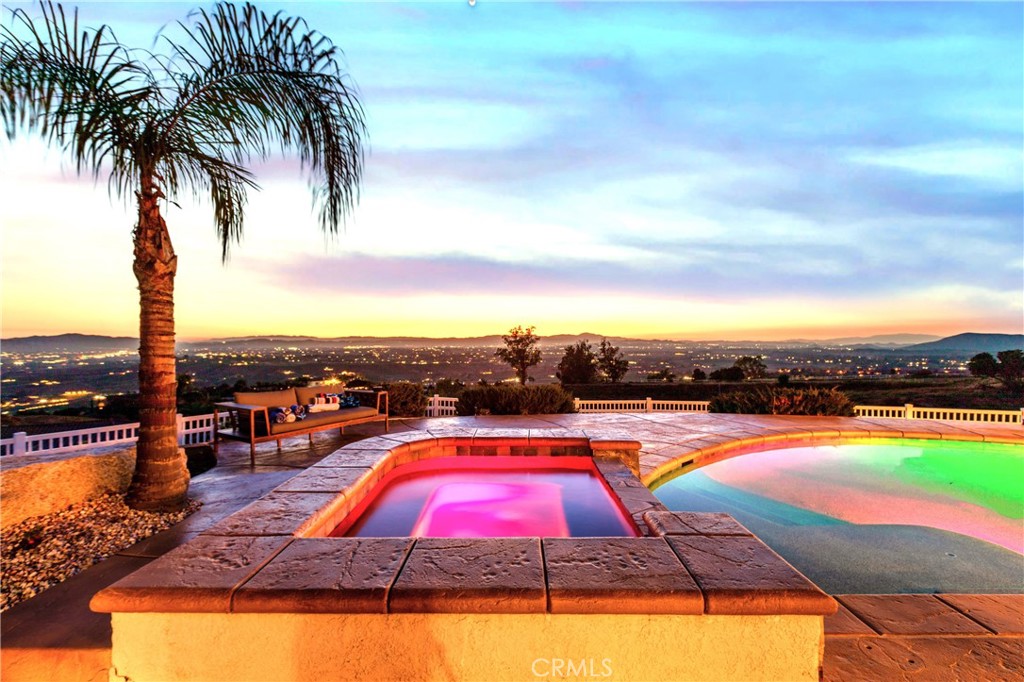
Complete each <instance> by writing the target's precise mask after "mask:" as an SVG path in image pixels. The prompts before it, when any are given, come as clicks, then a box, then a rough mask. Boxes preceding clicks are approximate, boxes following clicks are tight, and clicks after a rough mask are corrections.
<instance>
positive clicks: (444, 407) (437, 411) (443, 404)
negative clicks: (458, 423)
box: [427, 393, 459, 417]
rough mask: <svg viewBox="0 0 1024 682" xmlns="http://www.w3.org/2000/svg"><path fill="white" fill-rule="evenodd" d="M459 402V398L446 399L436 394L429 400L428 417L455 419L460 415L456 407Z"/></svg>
mask: <svg viewBox="0 0 1024 682" xmlns="http://www.w3.org/2000/svg"><path fill="white" fill-rule="evenodd" d="M458 402H459V399H458V398H446V397H444V396H440V395H437V394H436V393H435V394H434V395H432V396H430V398H428V399H427V416H428V417H454V416H455V415H456V414H458V413H457V412H456V411H455V405H456V404H458Z"/></svg>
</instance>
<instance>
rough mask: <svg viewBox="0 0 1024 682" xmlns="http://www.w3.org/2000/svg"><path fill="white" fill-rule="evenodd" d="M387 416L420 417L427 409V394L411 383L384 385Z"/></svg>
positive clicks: (400, 382) (417, 385)
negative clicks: (386, 398) (386, 395)
mask: <svg viewBox="0 0 1024 682" xmlns="http://www.w3.org/2000/svg"><path fill="white" fill-rule="evenodd" d="M384 389H385V390H386V391H387V392H388V414H389V415H391V416H392V417H422V416H423V414H424V412H425V411H426V409H427V394H426V393H424V392H423V387H422V386H420V385H419V384H414V383H412V382H411V381H398V382H395V383H393V384H386V385H385V386H384Z"/></svg>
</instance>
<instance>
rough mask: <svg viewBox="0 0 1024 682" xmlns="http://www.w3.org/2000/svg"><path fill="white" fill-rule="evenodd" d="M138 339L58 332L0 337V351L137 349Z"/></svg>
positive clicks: (86, 351) (42, 351)
mask: <svg viewBox="0 0 1024 682" xmlns="http://www.w3.org/2000/svg"><path fill="white" fill-rule="evenodd" d="M138 348H139V340H138V339H136V338H133V337H131V336H97V335H94V334H58V335H56V336H22V337H20V338H13V339H0V351H6V352H15V353H48V352H65V353H89V352H93V351H118V350H138Z"/></svg>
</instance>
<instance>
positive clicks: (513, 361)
mask: <svg viewBox="0 0 1024 682" xmlns="http://www.w3.org/2000/svg"><path fill="white" fill-rule="evenodd" d="M535 329H536V327H527V328H526V329H523V327H522V326H521V325H520V326H518V327H514V328H512V329H510V330H509V331H508V334H505V335H503V336H502V337H501V340H502V341H504V342H505V347H504V348H499V349H498V350H496V351H495V352H494V355H495V357H497V358H499V359H500V360H501V361H502V362H505V363H507V364H508V365H510V366H511V367H512V369H513V370H514V371H515V373H516V378H517V379H519V383H520V384H523V385H524V386H525V385H526V382H527V381H529V379H530V376H529V374H528V373H527V372H528V371H529V369H530V368H531V367H533V366H534V365H537V364H539V363H540V349H538V348H536V345H537V342H538V341H540V337H539V336H537V335H536V334H534V333H533V332H534V330H535Z"/></svg>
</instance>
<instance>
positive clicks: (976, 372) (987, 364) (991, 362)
mask: <svg viewBox="0 0 1024 682" xmlns="http://www.w3.org/2000/svg"><path fill="white" fill-rule="evenodd" d="M967 369H969V370H970V371H971V376H976V377H994V376H995V375H996V374H998V373H999V361H997V360H996V359H995V358H994V357H993V356H992V354H991V353H978V354H977V355H975V356H974V357H973V358H971V359H970V360H968V361H967Z"/></svg>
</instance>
